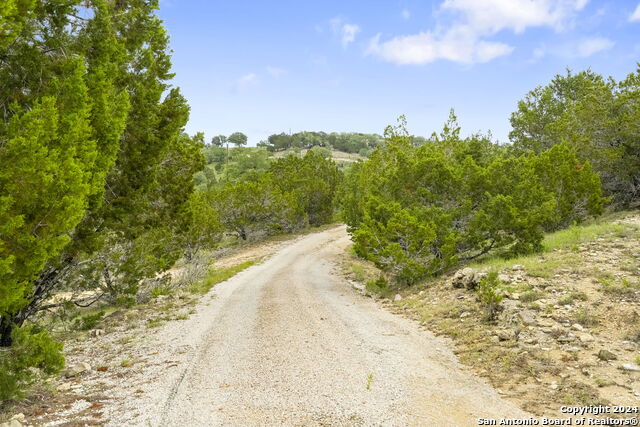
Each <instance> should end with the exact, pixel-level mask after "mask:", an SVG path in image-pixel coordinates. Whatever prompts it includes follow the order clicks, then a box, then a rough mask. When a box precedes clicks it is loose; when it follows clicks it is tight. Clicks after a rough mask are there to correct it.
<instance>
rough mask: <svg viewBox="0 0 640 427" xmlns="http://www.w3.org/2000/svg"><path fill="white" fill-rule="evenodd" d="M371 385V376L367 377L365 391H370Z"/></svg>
mask: <svg viewBox="0 0 640 427" xmlns="http://www.w3.org/2000/svg"><path fill="white" fill-rule="evenodd" d="M371 384H373V374H369V375H367V390H371Z"/></svg>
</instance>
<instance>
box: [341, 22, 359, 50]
mask: <svg viewBox="0 0 640 427" xmlns="http://www.w3.org/2000/svg"><path fill="white" fill-rule="evenodd" d="M358 31H360V27H358V26H357V25H355V24H344V25H343V26H342V47H347V45H348V44H349V43H352V42H353V41H354V40H355V39H356V33H357V32H358Z"/></svg>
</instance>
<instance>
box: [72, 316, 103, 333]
mask: <svg viewBox="0 0 640 427" xmlns="http://www.w3.org/2000/svg"><path fill="white" fill-rule="evenodd" d="M104 314H105V312H104V311H98V312H96V313H90V314H87V315H84V316H81V317H79V318H78V319H76V320H75V323H76V327H77V328H78V329H79V330H81V331H88V330H89V329H93V328H95V326H96V325H97V324H98V322H99V321H100V320H102V318H103V317H104Z"/></svg>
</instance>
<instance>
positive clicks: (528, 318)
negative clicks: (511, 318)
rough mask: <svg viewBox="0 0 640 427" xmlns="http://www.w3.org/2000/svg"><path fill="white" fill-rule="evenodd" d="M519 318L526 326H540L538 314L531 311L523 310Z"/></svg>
mask: <svg viewBox="0 0 640 427" xmlns="http://www.w3.org/2000/svg"><path fill="white" fill-rule="evenodd" d="M518 317H519V318H520V320H521V321H522V323H523V324H524V325H526V326H535V325H537V324H538V320H537V319H536V314H535V313H534V312H533V311H531V310H522V311H520V312H519V313H518Z"/></svg>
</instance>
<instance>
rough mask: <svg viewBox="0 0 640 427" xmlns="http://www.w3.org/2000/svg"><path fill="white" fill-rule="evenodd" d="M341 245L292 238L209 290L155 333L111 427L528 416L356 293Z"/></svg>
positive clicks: (337, 236) (447, 421) (339, 236)
mask: <svg viewBox="0 0 640 427" xmlns="http://www.w3.org/2000/svg"><path fill="white" fill-rule="evenodd" d="M348 244H349V239H348V236H347V234H346V231H345V228H344V227H336V228H332V229H330V230H327V231H322V232H318V233H314V234H310V235H307V236H304V237H301V238H298V239H296V240H294V241H292V243H291V244H290V245H288V246H286V247H285V248H284V249H282V250H280V251H279V252H278V253H276V254H274V255H273V256H272V257H271V258H269V259H268V260H267V261H265V262H264V263H262V264H260V265H257V266H254V267H252V268H250V269H247V270H245V271H243V272H241V273H239V274H238V275H237V276H235V277H233V278H232V279H230V280H228V281H226V282H224V283H221V284H219V285H217V286H216V287H215V288H214V290H213V293H215V296H214V297H213V298H209V297H205V299H204V302H202V303H201V304H200V305H199V306H198V307H197V313H196V314H194V315H193V316H191V318H190V319H189V320H186V321H183V322H173V323H170V324H168V325H166V326H165V327H163V328H160V329H159V330H158V332H157V334H156V336H155V337H154V338H153V339H152V341H151V342H148V343H147V345H146V347H147V348H148V349H149V351H151V350H153V352H152V353H151V354H152V356H149V359H151V360H150V363H149V364H148V367H147V368H145V369H144V370H142V371H140V372H137V373H135V374H132V376H131V377H130V378H126V379H125V380H126V381H127V386H126V387H123V388H122V389H121V390H120V392H119V394H121V396H120V397H121V398H120V399H115V400H116V401H118V400H119V403H118V404H116V405H115V406H111V408H110V409H109V410H108V412H109V414H108V415H109V417H110V424H112V425H119V426H121V425H152V426H217V425H242V426H245V425H292V426H293V425H295V426H313V425H349V426H351V425H384V426H393V425H419V426H454V425H477V422H476V418H478V417H484V418H501V417H526V416H527V414H525V413H523V412H522V411H520V410H519V409H518V408H516V407H515V406H514V405H512V404H511V403H509V402H506V401H504V400H502V399H501V398H500V396H499V395H498V394H497V393H496V391H495V390H494V389H492V388H491V387H490V386H488V385H487V384H485V383H484V382H482V381H481V380H480V379H478V378H476V377H474V376H473V375H471V374H470V373H469V372H468V371H466V370H465V369H464V368H463V367H461V366H460V365H459V363H458V362H457V361H456V358H455V356H454V355H453V354H452V353H451V351H450V350H449V348H448V347H447V346H446V344H445V342H444V341H443V340H441V339H439V338H436V337H434V336H433V335H432V334H430V333H428V332H425V331H423V330H421V329H420V328H419V327H418V325H417V324H416V323H415V322H413V321H410V320H408V319H404V318H402V317H399V316H396V315H393V314H391V313H389V312H387V311H385V310H384V309H382V308H380V307H379V305H378V304H376V303H375V302H374V301H372V300H371V299H368V298H364V297H363V296H361V295H360V294H358V293H357V292H356V291H355V290H353V289H352V288H351V287H350V286H349V284H348V283H347V282H346V280H345V279H343V278H342V277H341V275H340V274H339V269H338V267H337V263H336V261H338V260H339V257H340V256H341V254H343V253H344V250H345V248H346V246H347V245H348ZM135 389H137V391H138V394H134V393H132V392H131V391H132V390H135ZM125 395H128V398H126V399H124V398H122V397H124V396H125ZM114 397H117V396H114Z"/></svg>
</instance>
